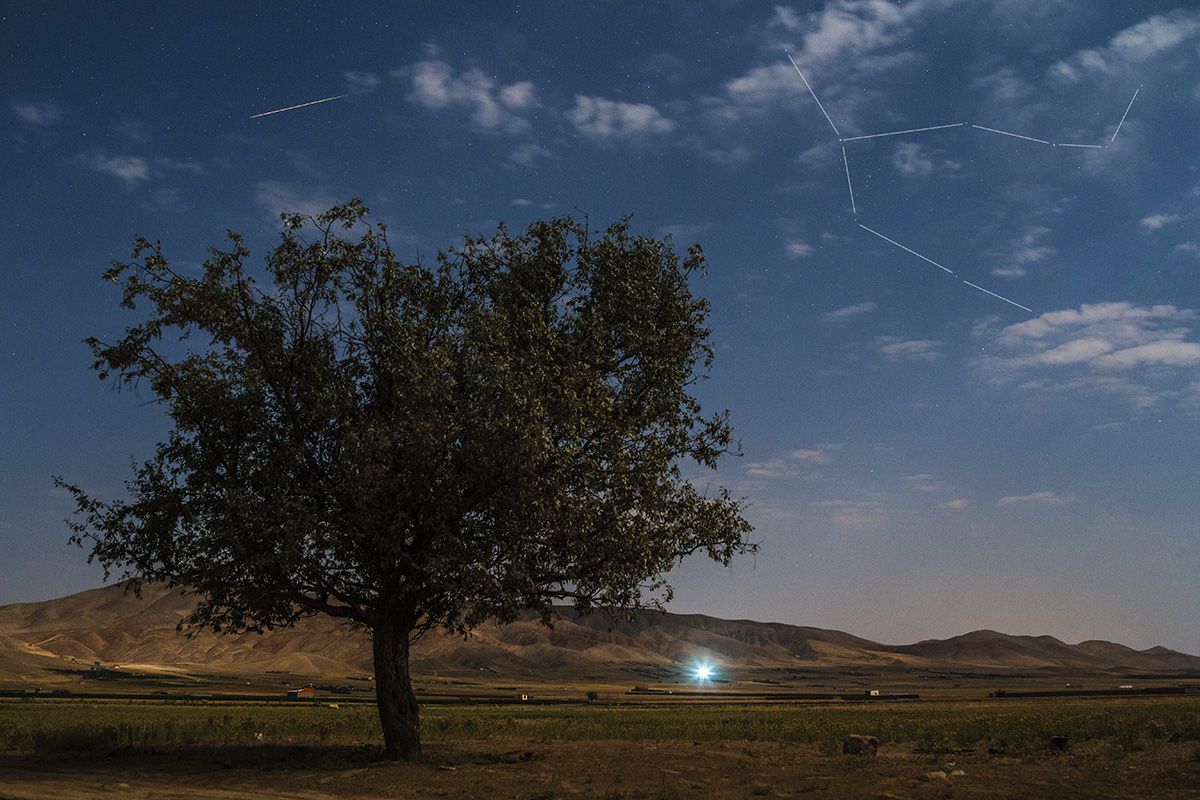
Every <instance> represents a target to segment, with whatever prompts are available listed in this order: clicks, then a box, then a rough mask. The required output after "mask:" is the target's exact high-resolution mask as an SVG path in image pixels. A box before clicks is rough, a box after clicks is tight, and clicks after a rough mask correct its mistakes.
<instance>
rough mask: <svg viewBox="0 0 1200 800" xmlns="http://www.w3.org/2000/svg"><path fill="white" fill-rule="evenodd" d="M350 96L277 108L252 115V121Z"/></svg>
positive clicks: (327, 98) (337, 96)
mask: <svg viewBox="0 0 1200 800" xmlns="http://www.w3.org/2000/svg"><path fill="white" fill-rule="evenodd" d="M349 96H350V95H348V94H339V95H335V96H333V97H324V98H322V99H320V100H310V101H309V102H307V103H301V104H300V105H296V106H288V107H287V108H277V109H275V110H274V111H264V112H262V113H261V114H252V115H250V119H258V118H259V117H269V116H271V115H272V114H282V113H283V112H284V111H295V110H296V109H297V108H307V107H308V106H315V105H317V104H318V103H328V102H329V101H330V100H341V99H342V98H343V97H349Z"/></svg>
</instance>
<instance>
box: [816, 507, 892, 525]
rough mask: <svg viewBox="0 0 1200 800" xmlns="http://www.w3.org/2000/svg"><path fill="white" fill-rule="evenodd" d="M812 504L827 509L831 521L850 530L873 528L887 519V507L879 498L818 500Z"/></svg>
mask: <svg viewBox="0 0 1200 800" xmlns="http://www.w3.org/2000/svg"><path fill="white" fill-rule="evenodd" d="M811 505H812V507H813V508H816V509H820V510H823V511H826V512H827V513H828V514H829V519H830V522H832V523H833V524H834V525H836V526H837V527H839V528H842V529H843V530H848V531H866V530H871V529H872V528H877V527H879V526H880V525H882V524H883V523H884V522H885V521H886V520H887V508H886V507H885V506H884V504H883V503H881V502H880V501H878V500H818V501H816V502H814V503H812V504H811Z"/></svg>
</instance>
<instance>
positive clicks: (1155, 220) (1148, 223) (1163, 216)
mask: <svg viewBox="0 0 1200 800" xmlns="http://www.w3.org/2000/svg"><path fill="white" fill-rule="evenodd" d="M1178 221H1179V215H1178V214H1168V213H1166V212H1165V211H1159V212H1157V213H1154V214H1150V215H1149V216H1145V217H1142V221H1141V222H1140V223H1138V224H1140V225H1141V226H1142V227H1143V228H1145V229H1146V230H1148V231H1156V230H1159V229H1160V228H1165V227H1166V226H1168V225H1170V224H1171V223H1173V222H1178Z"/></svg>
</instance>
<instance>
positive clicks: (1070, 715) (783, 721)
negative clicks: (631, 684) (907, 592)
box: [0, 698, 1200, 753]
mask: <svg viewBox="0 0 1200 800" xmlns="http://www.w3.org/2000/svg"><path fill="white" fill-rule="evenodd" d="M422 723H423V729H424V735H425V739H426V741H428V742H450V743H452V742H459V741H472V742H498V743H504V742H554V741H586V740H634V741H647V740H653V741H687V742H720V741H747V742H792V743H809V744H818V745H828V746H830V747H833V746H835V744H836V743H837V742H838V741H840V739H841V738H842V737H843V736H845V735H846V734H848V733H862V734H871V735H874V736H878V737H879V739H880V740H881V741H882V742H883V743H885V744H886V743H897V742H904V743H911V744H912V745H913V746H914V747H922V746H923V747H929V748H965V747H1003V748H1006V750H1007V751H1008V752H1010V753H1020V752H1029V751H1036V750H1044V749H1045V748H1046V746H1047V742H1048V740H1049V737H1051V736H1055V735H1064V736H1068V737H1070V739H1071V741H1072V742H1100V743H1103V744H1106V745H1109V746H1111V747H1112V748H1113V749H1115V750H1120V751H1130V752H1133V751H1140V750H1145V749H1147V748H1152V747H1154V746H1155V745H1156V744H1161V743H1166V742H1176V743H1180V742H1182V743H1200V702H1198V701H1197V700H1196V699H1194V698H1170V699H1129V700H1110V699H1104V700H1088V699H1084V700H1068V701H1064V700H1053V701H1042V700H1038V701H990V702H946V703H940V702H939V703H919V704H918V703H914V704H897V705H878V706H853V707H842V706H828V705H820V706H818V705H803V704H791V705H759V706H745V705H738V706H720V705H683V704H681V705H679V706H677V707H663V706H650V707H647V706H599V707H589V706H542V707H539V706H503V707H496V706H441V707H429V708H426V709H425V710H424V711H423V714H422ZM379 742H380V735H379V729H378V721H377V719H376V716H375V709H374V708H373V707H372V706H369V705H356V706H343V707H341V708H338V709H332V708H328V707H326V706H325V705H304V706H300V705H283V704H234V703H229V704H221V703H205V704H184V703H179V704H164V703H153V702H88V701H80V700H63V701H55V700H33V701H20V700H17V701H5V702H0V751H8V752H22V751H23V752H111V751H120V750H128V749H130V748H133V749H143V748H146V749H166V748H177V747H186V746H202V745H218V746H254V745H280V744H303V745H321V744H329V745H342V746H344V745H365V746H368V747H373V746H375V745H378V744H379ZM1197 750H1198V751H1200V744H1198V745H1197Z"/></svg>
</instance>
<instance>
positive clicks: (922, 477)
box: [900, 472, 946, 492]
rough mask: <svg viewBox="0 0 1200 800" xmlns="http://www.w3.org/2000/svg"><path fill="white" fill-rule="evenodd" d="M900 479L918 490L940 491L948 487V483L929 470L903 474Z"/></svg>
mask: <svg viewBox="0 0 1200 800" xmlns="http://www.w3.org/2000/svg"><path fill="white" fill-rule="evenodd" d="M900 481H901V482H902V483H904V484H905V485H906V486H907V487H908V488H910V489H913V490H915V491H918V492H940V491H944V490H945V489H946V484H945V483H943V482H942V480H941V479H940V478H939V477H938V476H937V475H933V474H930V473H928V472H920V473H917V474H915V475H901V476H900Z"/></svg>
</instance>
